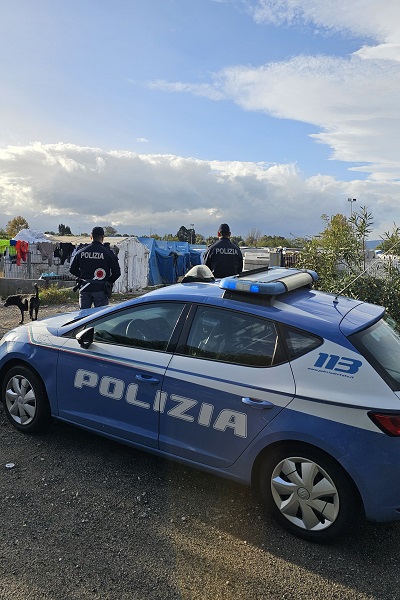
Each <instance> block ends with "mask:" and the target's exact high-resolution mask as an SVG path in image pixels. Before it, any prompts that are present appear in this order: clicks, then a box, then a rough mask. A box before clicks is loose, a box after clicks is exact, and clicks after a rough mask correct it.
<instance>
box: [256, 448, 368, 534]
mask: <svg viewBox="0 0 400 600" xmlns="http://www.w3.org/2000/svg"><path fill="white" fill-rule="evenodd" d="M260 486H261V490H260V491H261V496H262V498H263V500H264V503H265V504H266V506H267V509H268V510H269V512H270V513H271V514H272V516H273V518H274V519H275V520H276V521H277V522H278V523H280V524H281V525H282V526H283V527H285V528H286V529H287V530H288V531H290V533H292V534H294V535H296V536H298V537H301V538H303V539H305V540H308V541H310V542H316V543H329V542H332V541H333V540H335V539H337V538H339V537H340V536H341V535H343V534H344V533H345V532H346V530H347V529H348V528H350V524H351V523H352V521H353V518H354V513H355V509H356V508H357V507H358V496H357V494H356V493H355V490H354V487H353V484H352V481H351V480H350V478H349V476H348V475H347V474H346V473H345V471H344V470H343V469H342V468H341V467H340V466H339V465H338V464H337V463H336V462H335V461H334V460H333V459H332V458H330V457H329V456H328V455H326V454H324V453H323V452H321V451H318V450H317V449H314V448H311V447H307V446H305V445H300V444H287V445H286V446H283V447H280V448H277V449H275V450H272V451H271V454H270V455H267V457H266V459H265V460H264V463H263V464H262V466H261V470H260Z"/></svg>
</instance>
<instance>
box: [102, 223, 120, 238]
mask: <svg viewBox="0 0 400 600" xmlns="http://www.w3.org/2000/svg"><path fill="white" fill-rule="evenodd" d="M116 233H117V230H116V229H115V227H113V226H112V225H106V226H105V227H104V235H105V236H106V237H114V236H115V234H116Z"/></svg>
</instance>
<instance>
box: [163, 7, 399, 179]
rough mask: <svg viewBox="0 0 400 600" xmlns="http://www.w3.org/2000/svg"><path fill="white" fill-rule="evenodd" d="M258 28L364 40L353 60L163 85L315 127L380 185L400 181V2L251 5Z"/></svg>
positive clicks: (284, 65) (239, 71) (336, 155)
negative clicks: (300, 27) (297, 28)
mask: <svg viewBox="0 0 400 600" xmlns="http://www.w3.org/2000/svg"><path fill="white" fill-rule="evenodd" d="M243 2H244V3H245V4H246V5H247V7H248V9H249V11H251V13H252V15H253V17H254V19H256V20H257V22H258V23H260V24H261V23H274V24H281V23H286V24H288V25H292V24H293V23H299V22H302V23H312V24H314V25H315V26H316V27H318V28H319V29H320V30H321V29H323V30H324V31H326V30H334V31H340V32H344V33H346V34H349V33H351V34H352V35H353V36H354V35H355V36H361V37H362V39H363V41H364V40H365V37H366V36H368V37H369V39H372V40H374V39H375V40H376V41H377V42H380V43H377V45H375V46H373V45H363V46H361V47H360V49H359V50H358V51H355V52H354V53H353V54H351V55H349V56H346V57H336V56H324V55H315V56H308V55H299V56H295V57H292V58H290V59H288V60H286V61H280V62H270V63H267V64H264V65H261V66H249V65H236V66H230V67H228V68H225V69H222V70H221V71H219V72H217V73H214V74H213V75H212V76H211V80H210V81H209V82H206V83H201V84H197V83H193V82H192V83H183V82H175V83H168V82H165V81H164V82H161V81H158V82H156V83H155V84H154V85H155V86H157V87H158V88H159V89H163V90H165V91H169V92H186V93H190V94H193V95H196V96H204V97H208V98H210V99H211V100H214V101H218V100H222V99H224V100H231V101H232V102H234V103H235V104H237V105H238V106H240V107H241V108H242V109H243V110H245V111H257V112H263V113H266V114H268V115H271V116H273V117H276V118H282V119H289V120H294V121H299V122H305V123H308V124H312V125H315V126H316V127H317V128H318V130H319V131H317V132H316V133H315V134H313V135H312V136H311V137H313V139H315V141H316V142H319V143H323V144H326V145H328V146H329V147H330V148H331V158H332V159H335V160H338V161H344V162H348V163H352V164H351V165H350V167H351V168H352V169H358V170H359V171H361V170H362V171H363V172H365V173H369V177H370V178H371V179H372V180H384V179H388V180H397V179H400V158H399V154H398V139H399V135H400V115H399V110H398V107H399V106H400V44H399V43H398V42H399V37H400V2H398V0H383V1H382V0H354V2H351V3H349V2H348V0H332V1H330V2H321V0H257V1H256V0H243Z"/></svg>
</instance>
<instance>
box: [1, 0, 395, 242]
mask: <svg viewBox="0 0 400 600" xmlns="http://www.w3.org/2000/svg"><path fill="white" fill-rule="evenodd" d="M399 33H400V4H399V3H398V2H397V0H379V1H378V0H354V1H353V2H352V3H351V4H350V5H349V3H348V1H347V0H330V2H329V3H328V2H321V1H320V0H146V1H145V2H144V1H143V0H124V1H122V0H113V1H112V2H110V1H105V0H84V1H82V0H80V1H79V2H78V1H76V0H70V1H69V2H68V3H66V2H64V1H63V0H35V2H34V3H33V2H31V0H12V1H11V0H5V1H4V2H3V3H2V19H1V21H0V55H1V56H2V60H1V61H0V77H1V82H2V93H1V95H0V203H1V214H0V227H5V225H6V223H7V221H8V220H9V219H11V218H12V217H13V216H16V215H22V216H24V217H25V218H26V219H27V220H28V222H29V224H30V226H31V227H32V228H34V229H38V230H41V231H44V230H51V229H53V230H57V227H58V224H59V223H63V224H67V225H69V226H70V227H71V229H72V231H73V232H74V233H79V232H80V231H88V230H90V228H91V226H92V225H93V224H95V223H96V224H102V225H109V224H110V225H114V226H115V227H116V228H117V230H118V232H119V233H135V234H137V235H143V234H146V233H149V232H150V231H152V232H157V233H158V234H159V235H163V234H164V233H176V231H177V230H178V229H179V228H180V226H181V225H185V226H187V227H189V226H190V224H191V223H194V224H195V229H196V231H197V232H199V233H202V234H203V235H205V236H208V235H215V233H216V231H217V228H218V225H219V223H221V222H228V223H229V224H230V225H231V229H232V232H233V234H237V235H242V236H243V237H245V236H246V235H247V234H248V233H249V232H250V231H251V230H254V229H258V230H260V231H261V233H262V234H270V235H285V236H290V235H291V234H293V235H295V236H298V235H299V236H300V235H313V234H316V233H318V232H319V231H320V230H321V228H322V226H323V224H322V221H321V218H320V217H321V215H322V214H324V213H325V214H328V215H333V214H336V213H338V212H342V213H344V214H350V203H348V202H347V198H348V197H351V198H356V199H357V201H356V203H355V204H353V208H354V209H356V208H359V207H360V206H366V207H367V208H368V210H369V211H370V212H372V214H373V217H374V231H373V234H372V235H373V236H374V237H375V238H377V237H379V236H380V235H382V234H383V232H385V231H388V230H390V229H391V228H392V227H393V224H394V223H396V224H400V223H399V214H398V213H399V209H398V207H399V200H400V188H399V176H400V160H399V157H398V140H399V134H400V121H399V114H400V111H399V108H398V107H399V106H400V98H399V96H400V86H399V79H400V35H399Z"/></svg>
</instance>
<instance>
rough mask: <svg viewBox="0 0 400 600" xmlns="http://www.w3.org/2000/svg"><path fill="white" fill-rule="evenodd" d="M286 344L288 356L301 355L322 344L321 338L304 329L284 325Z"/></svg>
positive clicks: (295, 356)
mask: <svg viewBox="0 0 400 600" xmlns="http://www.w3.org/2000/svg"><path fill="white" fill-rule="evenodd" d="M284 332H285V339H286V346H287V349H288V352H289V356H290V358H297V357H298V356H302V355H303V354H306V353H307V352H310V351H311V350H314V348H317V347H318V346H320V345H321V344H322V339H321V338H319V337H318V336H316V335H313V334H311V333H307V332H306V331H300V330H298V329H292V328H291V327H285V328H284Z"/></svg>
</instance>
